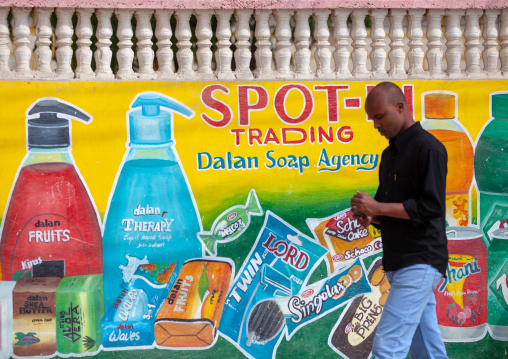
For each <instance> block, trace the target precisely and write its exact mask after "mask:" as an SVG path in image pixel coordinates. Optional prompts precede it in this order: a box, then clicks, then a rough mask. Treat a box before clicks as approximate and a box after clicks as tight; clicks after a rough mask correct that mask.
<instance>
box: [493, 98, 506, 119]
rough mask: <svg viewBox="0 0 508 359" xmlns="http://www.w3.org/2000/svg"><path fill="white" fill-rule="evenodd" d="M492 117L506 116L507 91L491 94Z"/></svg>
mask: <svg viewBox="0 0 508 359" xmlns="http://www.w3.org/2000/svg"><path fill="white" fill-rule="evenodd" d="M492 117H501V118H508V93H500V94H496V95H492Z"/></svg>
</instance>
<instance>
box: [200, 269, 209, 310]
mask: <svg viewBox="0 0 508 359" xmlns="http://www.w3.org/2000/svg"><path fill="white" fill-rule="evenodd" d="M203 266H204V267H205V269H204V270H203V274H202V275H201V279H200V280H199V286H198V293H199V299H200V300H201V302H203V300H204V299H205V294H206V292H207V290H208V284H209V281H208V274H207V273H206V272H207V271H208V268H206V266H205V265H204V264H203Z"/></svg>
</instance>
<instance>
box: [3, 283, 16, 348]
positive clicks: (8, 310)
mask: <svg viewBox="0 0 508 359" xmlns="http://www.w3.org/2000/svg"><path fill="white" fill-rule="evenodd" d="M15 285H16V282H8V281H5V282H0V358H9V357H10V354H11V353H12V290H13V289H14V286H15Z"/></svg>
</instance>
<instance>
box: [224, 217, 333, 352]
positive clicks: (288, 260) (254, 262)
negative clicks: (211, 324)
mask: <svg viewBox="0 0 508 359" xmlns="http://www.w3.org/2000/svg"><path fill="white" fill-rule="evenodd" d="M326 252H327V251H326V249H325V248H323V247H322V246H321V245H319V244H317V243H315V242H314V241H312V240H311V239H310V238H308V237H307V236H305V235H304V234H303V233H301V232H299V231H298V230H297V229H295V228H294V227H292V226H291V225H289V224H288V223H286V222H285V221H284V220H282V219H281V218H280V217H278V216H277V215H275V214H273V213H272V212H270V211H267V212H266V217H265V223H264V225H263V228H262V229H261V231H260V233H259V235H258V237H257V239H256V242H255V243H254V245H253V247H252V249H251V251H250V253H249V255H248V256H247V258H246V259H245V261H244V263H243V266H242V268H241V269H240V271H239V272H238V274H237V276H236V278H235V280H234V283H233V285H232V287H231V290H230V291H229V294H228V297H227V300H226V305H225V307H224V313H223V316H222V321H221V324H220V327H219V330H220V332H221V335H222V336H223V337H225V338H226V339H228V340H229V341H231V342H232V343H233V344H234V345H235V346H236V347H237V348H239V349H240V350H241V351H242V352H244V353H246V355H249V356H253V357H258V356H257V355H256V354H255V353H254V352H255V351H256V350H255V348H254V347H253V346H252V345H251V348H250V349H248V350H246V343H247V339H246V338H247V336H246V335H245V331H244V329H243V328H244V327H245V325H246V320H247V317H248V315H249V314H250V312H251V308H253V307H254V306H255V305H256V304H257V303H258V302H260V301H262V300H264V299H268V298H272V297H273V296H274V295H289V294H297V293H298V292H299V291H300V289H301V288H302V286H304V285H305V284H306V283H307V281H308V278H309V276H310V274H311V272H312V271H313V270H314V269H315V268H316V267H317V265H318V264H319V262H320V260H321V259H322V257H323V256H324V255H325V254H326ZM263 266H267V267H269V268H270V269H268V270H264V269H263ZM267 271H268V276H269V279H265V281H267V282H269V283H262V282H261V280H262V274H263V273H265V274H266V273H267ZM276 273H278V275H275V274H276ZM268 284H270V285H268ZM260 288H261V290H259V289H260ZM270 307H271V306H270ZM271 308H272V307H271ZM259 309H263V308H258V310H259ZM265 309H266V308H265ZM259 313H261V312H259ZM242 332H243V334H242ZM278 335H280V332H279V334H278ZM277 338H279V337H278V336H276V337H275V338H274V339H271V340H267V341H263V342H262V343H260V345H258V347H260V348H259V355H261V356H264V357H271V356H272V351H270V348H269V346H272V350H273V348H275V346H274V345H273V343H274V342H278V341H279V339H277ZM267 343H270V344H267ZM251 344H256V341H254V342H252V341H251ZM261 347H262V348H261ZM253 348H254V349H253ZM263 348H264V349H263Z"/></svg>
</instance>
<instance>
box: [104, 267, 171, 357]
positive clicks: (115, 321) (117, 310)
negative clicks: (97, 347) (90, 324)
mask: <svg viewBox="0 0 508 359" xmlns="http://www.w3.org/2000/svg"><path fill="white" fill-rule="evenodd" d="M179 268H180V266H179V265H178V264H177V263H158V264H142V265H140V266H139V267H138V269H137V270H136V272H135V273H134V275H133V276H132V278H131V280H130V281H129V283H127V284H126V285H125V287H124V289H123V290H122V292H121V293H120V294H119V295H118V296H117V298H115V299H114V302H113V304H112V305H111V307H109V309H108V311H107V312H106V315H104V317H103V318H102V321H101V335H102V346H103V348H104V349H105V350H116V349H120V348H132V347H138V348H151V347H152V346H153V342H154V335H153V328H154V323H155V318H156V316H157V313H158V312H159V310H160V308H161V307H162V305H163V304H164V299H166V297H167V296H168V294H169V291H170V290H171V288H172V287H173V284H174V283H175V280H176V278H177V275H178V269H179Z"/></svg>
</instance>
